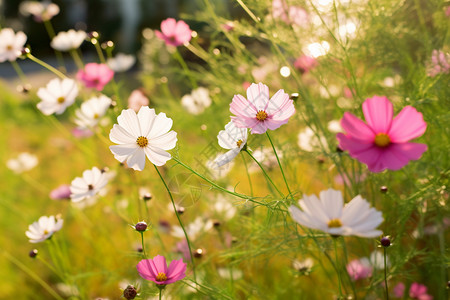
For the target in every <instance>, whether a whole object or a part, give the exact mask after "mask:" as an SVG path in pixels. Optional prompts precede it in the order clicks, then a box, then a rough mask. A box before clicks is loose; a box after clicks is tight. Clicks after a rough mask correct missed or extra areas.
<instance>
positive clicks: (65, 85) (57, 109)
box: [37, 78, 78, 116]
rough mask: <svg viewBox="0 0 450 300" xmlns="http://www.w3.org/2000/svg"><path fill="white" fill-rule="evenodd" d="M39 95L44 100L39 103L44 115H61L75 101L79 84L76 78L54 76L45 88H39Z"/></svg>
mask: <svg viewBox="0 0 450 300" xmlns="http://www.w3.org/2000/svg"><path fill="white" fill-rule="evenodd" d="M37 95H38V97H39V98H40V99H41V100H42V101H41V102H39V103H38V104H37V108H38V109H39V110H40V111H41V112H42V113H43V114H44V115H47V116H48V115H51V114H53V113H56V114H57V115H60V114H62V113H63V112H64V111H65V110H66V108H67V107H68V106H70V105H72V104H73V103H74V102H75V98H76V97H77V96H78V86H77V83H76V82H75V80H72V79H69V78H66V79H63V80H61V79H59V78H54V79H52V80H50V82H49V83H48V84H47V86H46V87H45V88H42V87H41V88H39V90H38V91H37Z"/></svg>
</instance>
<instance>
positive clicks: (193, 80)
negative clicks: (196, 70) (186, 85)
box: [174, 49, 197, 89]
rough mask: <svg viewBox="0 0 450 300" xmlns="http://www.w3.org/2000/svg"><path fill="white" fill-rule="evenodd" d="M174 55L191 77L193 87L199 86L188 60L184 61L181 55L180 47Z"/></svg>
mask: <svg viewBox="0 0 450 300" xmlns="http://www.w3.org/2000/svg"><path fill="white" fill-rule="evenodd" d="M174 56H175V58H176V59H177V60H178V62H179V63H180V65H181V67H182V68H183V70H184V73H186V75H187V77H188V78H189V81H190V82H191V85H192V88H194V89H196V88H197V82H196V81H195V79H194V77H193V76H192V74H191V70H189V68H188V66H187V64H186V62H185V61H184V59H183V57H182V56H181V54H180V52H179V51H178V49H175V52H174Z"/></svg>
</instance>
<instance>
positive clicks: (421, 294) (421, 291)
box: [409, 282, 433, 300]
mask: <svg viewBox="0 0 450 300" xmlns="http://www.w3.org/2000/svg"><path fill="white" fill-rule="evenodd" d="M409 296H410V297H411V298H413V299H419V300H433V296H431V295H428V294H427V287H426V286H425V285H423V284H420V283H417V282H414V283H413V284H412V285H411V287H410V288H409Z"/></svg>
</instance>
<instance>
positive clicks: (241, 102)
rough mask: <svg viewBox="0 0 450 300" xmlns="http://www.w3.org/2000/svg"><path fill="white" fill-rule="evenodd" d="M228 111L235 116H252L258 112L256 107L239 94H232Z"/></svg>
mask: <svg viewBox="0 0 450 300" xmlns="http://www.w3.org/2000/svg"><path fill="white" fill-rule="evenodd" d="M230 111H231V113H232V114H234V115H236V116H245V117H249V118H254V117H255V116H256V113H257V112H258V111H257V109H256V107H255V106H254V105H253V104H252V103H250V102H249V101H247V99H245V98H244V97H243V96H241V95H234V97H233V101H231V104H230Z"/></svg>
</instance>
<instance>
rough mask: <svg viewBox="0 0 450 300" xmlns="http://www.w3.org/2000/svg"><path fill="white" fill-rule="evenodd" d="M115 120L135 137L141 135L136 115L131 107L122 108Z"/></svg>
mask: <svg viewBox="0 0 450 300" xmlns="http://www.w3.org/2000/svg"><path fill="white" fill-rule="evenodd" d="M117 122H118V123H119V125H120V126H122V127H123V128H124V129H125V130H126V131H128V132H129V133H130V134H131V135H132V136H135V137H136V138H137V137H139V136H142V134H141V128H140V127H139V121H138V118H137V115H136V113H135V112H134V110H132V109H131V108H130V109H124V110H122V113H121V114H120V116H118V117H117Z"/></svg>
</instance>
